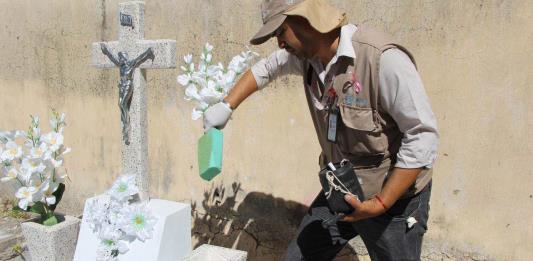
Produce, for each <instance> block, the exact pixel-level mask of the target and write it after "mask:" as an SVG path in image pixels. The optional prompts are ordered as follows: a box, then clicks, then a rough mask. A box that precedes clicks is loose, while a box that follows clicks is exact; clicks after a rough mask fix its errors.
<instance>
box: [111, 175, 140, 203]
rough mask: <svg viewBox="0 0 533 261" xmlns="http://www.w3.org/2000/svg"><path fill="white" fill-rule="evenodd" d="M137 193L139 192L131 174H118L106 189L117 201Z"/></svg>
mask: <svg viewBox="0 0 533 261" xmlns="http://www.w3.org/2000/svg"><path fill="white" fill-rule="evenodd" d="M137 193H139V189H138V188H137V186H136V185H135V176H133V175H123V176H120V177H119V178H118V179H117V181H115V183H114V184H113V186H112V187H111V189H110V190H109V191H108V194H109V195H110V196H111V197H113V198H115V199H117V200H119V201H122V200H125V199H128V198H129V197H130V196H132V195H135V194H137Z"/></svg>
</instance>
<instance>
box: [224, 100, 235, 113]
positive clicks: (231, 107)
mask: <svg viewBox="0 0 533 261" xmlns="http://www.w3.org/2000/svg"><path fill="white" fill-rule="evenodd" d="M222 103H223V104H225V105H226V106H228V108H229V109H230V110H232V111H233V110H235V109H234V108H233V106H231V103H229V102H228V101H226V100H225V99H222Z"/></svg>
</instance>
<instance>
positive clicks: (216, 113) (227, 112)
mask: <svg viewBox="0 0 533 261" xmlns="http://www.w3.org/2000/svg"><path fill="white" fill-rule="evenodd" d="M232 112H233V110H232V109H231V108H230V106H229V105H228V104H227V103H225V102H219V103H217V104H215V105H213V106H211V107H209V108H208V109H207V110H206V111H205V112H204V129H205V130H208V129H210V128H212V127H215V128H217V129H223V128H224V127H225V126H226V123H227V122H228V120H229V118H230V117H231V113H232Z"/></svg>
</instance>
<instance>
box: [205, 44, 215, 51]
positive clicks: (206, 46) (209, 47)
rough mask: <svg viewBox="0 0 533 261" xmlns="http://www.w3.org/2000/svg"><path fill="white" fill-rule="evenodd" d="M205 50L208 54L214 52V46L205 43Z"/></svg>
mask: <svg viewBox="0 0 533 261" xmlns="http://www.w3.org/2000/svg"><path fill="white" fill-rule="evenodd" d="M204 50H205V51H206V52H211V51H212V50H213V46H212V45H210V44H209V43H205V46H204Z"/></svg>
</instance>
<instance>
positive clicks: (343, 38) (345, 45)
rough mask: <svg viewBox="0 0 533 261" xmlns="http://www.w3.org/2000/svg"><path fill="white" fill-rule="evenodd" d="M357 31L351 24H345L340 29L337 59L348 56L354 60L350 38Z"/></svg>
mask: <svg viewBox="0 0 533 261" xmlns="http://www.w3.org/2000/svg"><path fill="white" fill-rule="evenodd" d="M356 31H357V27H356V26H355V25H353V24H347V25H344V26H343V27H341V35H340V39H339V46H338V47H337V55H336V56H337V57H341V56H348V57H350V58H354V59H355V51H354V50H353V44H352V37H353V34H354V33H355V32H356Z"/></svg>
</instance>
